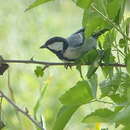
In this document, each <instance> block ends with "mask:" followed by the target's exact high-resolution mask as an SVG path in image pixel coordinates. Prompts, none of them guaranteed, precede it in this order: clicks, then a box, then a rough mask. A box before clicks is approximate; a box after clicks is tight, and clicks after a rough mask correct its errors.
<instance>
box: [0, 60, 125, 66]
mask: <svg viewBox="0 0 130 130" xmlns="http://www.w3.org/2000/svg"><path fill="white" fill-rule="evenodd" d="M0 63H22V64H40V65H46V66H64V65H70V66H76V65H77V64H76V63H59V62H46V61H36V60H0ZM82 65H91V64H82ZM100 66H110V67H112V66H113V67H126V65H125V64H119V63H109V64H106V63H101V64H100Z"/></svg>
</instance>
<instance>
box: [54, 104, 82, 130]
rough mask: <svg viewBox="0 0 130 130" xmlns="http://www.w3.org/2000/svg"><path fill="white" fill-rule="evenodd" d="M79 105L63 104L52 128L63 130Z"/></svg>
mask: <svg viewBox="0 0 130 130" xmlns="http://www.w3.org/2000/svg"><path fill="white" fill-rule="evenodd" d="M78 107H79V106H62V107H61V108H60V110H59V112H58V114H57V117H56V121H55V122H54V127H53V129H52V130H63V128H64V127H65V125H66V124H67V122H68V121H69V120H70V118H71V116H72V115H73V113H74V112H75V111H76V110H77V109H78Z"/></svg>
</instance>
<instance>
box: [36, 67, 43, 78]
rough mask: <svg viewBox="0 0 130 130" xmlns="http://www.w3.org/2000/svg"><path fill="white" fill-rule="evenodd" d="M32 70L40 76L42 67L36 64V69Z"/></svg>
mask: <svg viewBox="0 0 130 130" xmlns="http://www.w3.org/2000/svg"><path fill="white" fill-rule="evenodd" d="M34 72H35V74H36V76H37V77H42V76H43V74H44V72H43V68H42V67H41V66H37V67H36V69H35V70H34Z"/></svg>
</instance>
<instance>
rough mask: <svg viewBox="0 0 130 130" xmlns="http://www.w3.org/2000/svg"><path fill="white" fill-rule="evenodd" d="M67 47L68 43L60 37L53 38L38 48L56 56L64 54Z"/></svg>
mask: <svg viewBox="0 0 130 130" xmlns="http://www.w3.org/2000/svg"><path fill="white" fill-rule="evenodd" d="M67 47H68V41H67V40H66V39H65V38H62V37H53V38H51V39H49V40H48V41H46V43H45V44H44V45H42V46H41V47H40V48H47V49H49V50H50V51H52V52H53V53H55V54H57V53H59V52H62V53H63V52H64V51H65V50H66V49H67Z"/></svg>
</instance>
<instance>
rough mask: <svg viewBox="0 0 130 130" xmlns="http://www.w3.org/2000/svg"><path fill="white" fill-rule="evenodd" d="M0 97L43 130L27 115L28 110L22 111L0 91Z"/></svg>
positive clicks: (42, 129)
mask: <svg viewBox="0 0 130 130" xmlns="http://www.w3.org/2000/svg"><path fill="white" fill-rule="evenodd" d="M0 97H3V98H4V99H6V101H7V102H8V103H10V104H11V105H12V106H13V107H14V108H15V109H16V110H17V111H19V112H21V113H22V114H23V115H25V116H26V117H27V118H28V119H29V120H30V121H32V122H33V123H34V124H35V125H36V126H37V127H39V128H41V130H44V128H43V127H42V125H41V124H40V123H38V122H37V121H36V120H34V119H33V117H31V116H30V115H29V113H28V110H22V109H21V108H20V107H19V106H18V105H16V104H15V103H14V102H13V101H12V100H10V99H9V98H8V97H7V96H6V95H5V94H4V93H3V92H2V91H0Z"/></svg>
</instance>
